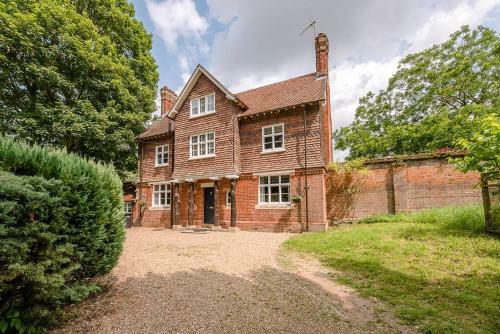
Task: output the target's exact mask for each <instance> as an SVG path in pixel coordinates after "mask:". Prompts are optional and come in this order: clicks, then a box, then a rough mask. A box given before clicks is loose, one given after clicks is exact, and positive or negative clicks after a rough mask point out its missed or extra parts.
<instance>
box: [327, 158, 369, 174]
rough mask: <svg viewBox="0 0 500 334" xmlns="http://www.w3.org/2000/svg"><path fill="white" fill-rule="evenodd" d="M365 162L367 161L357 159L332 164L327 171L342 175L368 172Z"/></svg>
mask: <svg viewBox="0 0 500 334" xmlns="http://www.w3.org/2000/svg"><path fill="white" fill-rule="evenodd" d="M365 162H366V159H364V158H357V159H351V160H347V161H340V162H331V163H330V164H329V165H328V166H327V169H328V170H329V171H332V172H335V173H340V174H345V173H353V172H366V171H367V169H366V167H365Z"/></svg>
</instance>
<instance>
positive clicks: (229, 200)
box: [226, 190, 231, 206]
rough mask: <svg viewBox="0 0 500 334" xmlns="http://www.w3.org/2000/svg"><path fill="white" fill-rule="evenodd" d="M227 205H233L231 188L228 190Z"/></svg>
mask: <svg viewBox="0 0 500 334" xmlns="http://www.w3.org/2000/svg"><path fill="white" fill-rule="evenodd" d="M226 206H231V190H228V191H226Z"/></svg>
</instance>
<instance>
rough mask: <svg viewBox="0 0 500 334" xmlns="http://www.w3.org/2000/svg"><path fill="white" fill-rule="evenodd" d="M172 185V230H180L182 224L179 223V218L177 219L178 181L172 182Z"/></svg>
mask: <svg viewBox="0 0 500 334" xmlns="http://www.w3.org/2000/svg"><path fill="white" fill-rule="evenodd" d="M173 186H174V189H173V191H174V198H173V205H172V209H173V212H172V230H182V229H183V227H182V225H181V224H180V220H179V213H180V212H179V211H180V210H179V201H180V199H179V183H178V182H174V183H173Z"/></svg>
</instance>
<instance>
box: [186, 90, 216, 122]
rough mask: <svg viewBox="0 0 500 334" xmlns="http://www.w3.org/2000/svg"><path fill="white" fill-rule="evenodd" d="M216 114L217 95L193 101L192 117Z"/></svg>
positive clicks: (213, 94)
mask: <svg viewBox="0 0 500 334" xmlns="http://www.w3.org/2000/svg"><path fill="white" fill-rule="evenodd" d="M214 112H215V93H212V94H209V95H205V96H202V97H198V98H196V99H192V100H191V117H199V116H203V115H206V114H211V113H214Z"/></svg>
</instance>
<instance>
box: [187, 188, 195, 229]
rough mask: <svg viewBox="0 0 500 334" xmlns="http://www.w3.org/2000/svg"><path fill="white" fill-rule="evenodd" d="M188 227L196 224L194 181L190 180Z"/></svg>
mask: <svg viewBox="0 0 500 334" xmlns="http://www.w3.org/2000/svg"><path fill="white" fill-rule="evenodd" d="M187 225H188V227H192V226H194V182H193V181H192V182H189V194H188V223H187Z"/></svg>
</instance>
